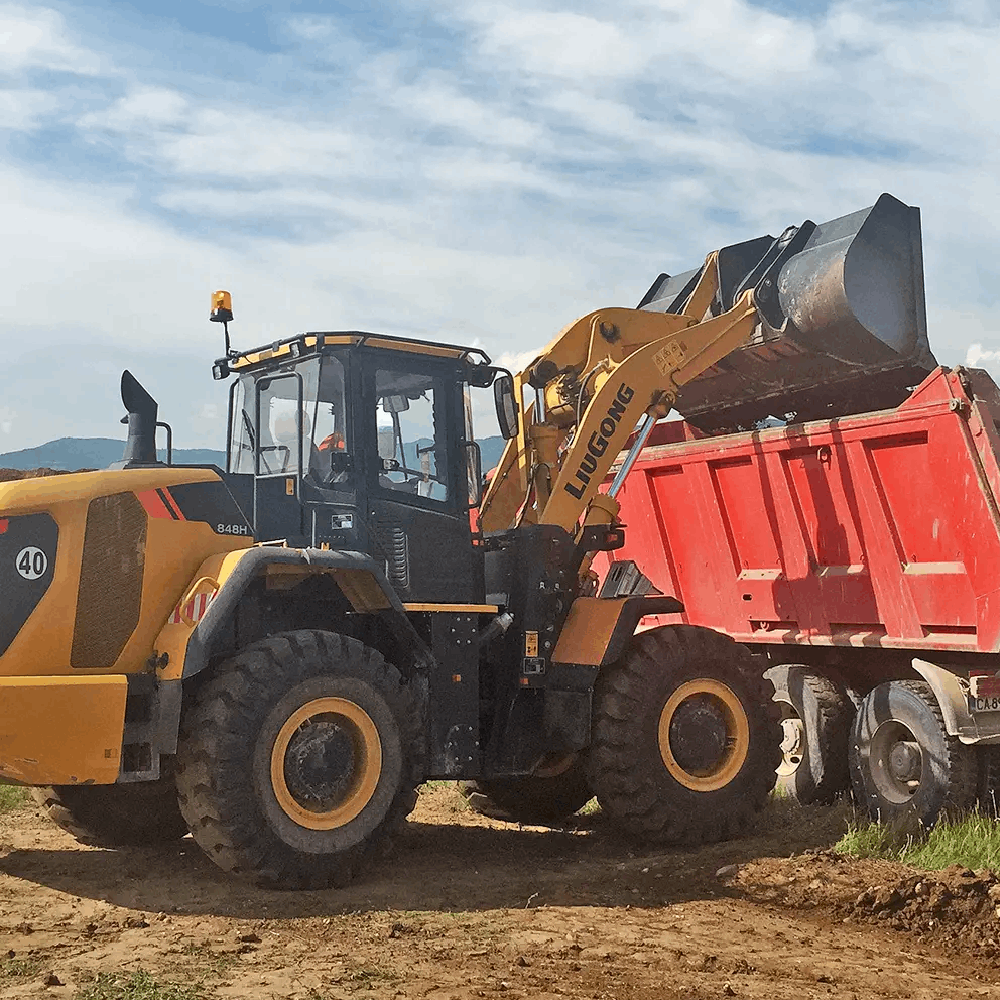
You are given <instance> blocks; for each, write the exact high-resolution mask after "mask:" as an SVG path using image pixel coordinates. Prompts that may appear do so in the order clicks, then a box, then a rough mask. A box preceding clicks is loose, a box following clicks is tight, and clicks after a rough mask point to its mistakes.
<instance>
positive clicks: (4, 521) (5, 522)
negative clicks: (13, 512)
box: [0, 518, 10, 535]
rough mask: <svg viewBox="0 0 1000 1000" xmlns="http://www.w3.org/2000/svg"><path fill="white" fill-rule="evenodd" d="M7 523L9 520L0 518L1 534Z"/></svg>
mask: <svg viewBox="0 0 1000 1000" xmlns="http://www.w3.org/2000/svg"><path fill="white" fill-rule="evenodd" d="M9 523H10V522H9V521H8V520H7V518H3V519H0V535H2V534H3V533H4V532H5V531H6V530H7V525H8V524H9Z"/></svg>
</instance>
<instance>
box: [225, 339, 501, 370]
mask: <svg viewBox="0 0 1000 1000" xmlns="http://www.w3.org/2000/svg"><path fill="white" fill-rule="evenodd" d="M343 345H350V346H352V347H371V348H375V349H381V350H386V351H403V352H406V353H408V354H420V355H423V356H425V357H427V356H430V357H437V358H453V359H454V360H455V361H457V362H459V363H464V364H471V365H489V364H490V363H491V362H490V358H489V355H487V354H486V352H485V351H482V350H480V349H479V348H478V347H461V346H459V345H454V344H439V343H435V342H433V341H429V340H414V339H412V338H409V337H394V336H392V335H390V334H384V333H364V332H362V331H359V330H350V331H342V332H335V333H300V334H298V335H296V336H294V337H289V338H288V339H287V340H278V341H275V342H274V343H273V344H270V345H268V346H267V347H255V348H253V349H252V350H249V351H239V352H234V354H233V356H231V357H230V358H220V359H219V360H218V361H216V363H215V367H214V369H213V371H214V372H215V377H216V378H225V376H226V375H227V374H229V372H230V371H243V370H246V369H249V368H253V367H255V366H257V365H259V364H262V363H264V362H268V361H273V360H274V359H275V358H284V357H293V358H296V357H299V356H300V355H302V354H307V353H312V352H313V351H315V350H318V349H321V348H323V347H330V346H343ZM220 368H221V371H220Z"/></svg>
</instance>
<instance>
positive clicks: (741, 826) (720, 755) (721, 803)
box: [590, 625, 781, 844]
mask: <svg viewBox="0 0 1000 1000" xmlns="http://www.w3.org/2000/svg"><path fill="white" fill-rule="evenodd" d="M780 732H781V731H780V728H779V726H778V709H777V706H776V705H775V704H774V703H773V702H772V701H771V686H770V684H768V683H767V681H765V680H764V678H763V676H762V675H761V673H760V671H759V670H758V669H757V668H756V667H755V664H754V661H753V659H752V658H751V656H750V654H749V653H748V652H747V650H746V649H745V647H743V646H739V645H737V644H736V643H735V642H733V640H732V639H730V638H729V637H728V636H724V635H721V634H720V633H718V632H714V631H712V630H711V629H707V628H698V627H695V626H691V625H677V626H673V625H667V626H664V627H662V628H656V629H650V630H649V631H647V632H642V633H640V634H639V635H636V636H634V637H633V639H632V641H631V642H630V644H629V646H628V648H627V649H626V651H625V653H624V654H623V656H622V657H621V659H619V660H618V662H617V663H616V664H614V665H613V666H612V667H610V668H607V669H605V670H603V671H602V673H601V675H600V676H599V677H598V681H597V688H596V692H595V712H594V738H593V744H592V747H591V755H590V780H591V787H592V788H593V789H594V792H595V794H596V795H597V799H598V801H599V802H600V804H601V810H602V812H603V813H604V814H605V815H606V816H607V817H608V818H609V819H610V820H611V821H612V822H613V823H615V824H616V825H617V826H619V827H620V828H621V829H622V830H624V831H625V833H627V834H628V835H630V836H632V837H634V838H635V839H637V840H641V841H646V842H653V843H681V844H700V843H709V842H712V841H717V840H724V839H727V838H731V837H735V836H739V835H740V834H743V833H745V832H747V831H748V829H749V828H750V826H751V824H752V821H753V818H754V815H755V814H756V813H757V812H758V811H759V810H760V809H761V808H762V807H763V806H764V804H765V803H766V802H767V799H768V795H769V794H770V792H771V789H772V788H773V787H774V783H775V779H776V773H775V772H776V769H777V767H778V763H779V761H780V760H781V749H780V743H781V736H780Z"/></svg>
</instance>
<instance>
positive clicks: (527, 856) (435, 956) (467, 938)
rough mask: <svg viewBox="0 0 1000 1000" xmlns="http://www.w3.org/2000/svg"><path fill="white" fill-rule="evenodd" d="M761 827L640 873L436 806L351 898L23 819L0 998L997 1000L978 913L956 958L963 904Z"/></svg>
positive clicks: (806, 826) (535, 833)
mask: <svg viewBox="0 0 1000 1000" xmlns="http://www.w3.org/2000/svg"><path fill="white" fill-rule="evenodd" d="M771 825H772V827H774V829H771V830H770V831H766V832H763V833H761V834H760V835H757V836H755V837H751V838H749V839H746V840H743V841H739V842H734V843H728V844H720V845H716V846H713V847H710V848H704V849H701V850H697V851H689V852H664V851H655V852H652V851H650V852H642V851H636V850H634V849H633V850H630V848H629V846H628V845H627V844H625V843H623V842H622V841H621V839H620V838H619V837H617V836H616V835H615V834H614V833H613V832H612V831H611V830H609V829H607V828H606V826H605V825H604V823H603V822H602V820H601V817H600V816H599V815H597V816H590V817H588V816H584V817H580V818H578V820H577V825H576V826H575V827H574V828H572V829H568V830H565V831H547V832H541V831H539V830H536V829H525V828H518V827H517V826H513V825H510V824H505V823H501V822H496V821H493V820H488V819H485V818H483V817H480V816H478V815H476V814H474V813H472V812H470V811H467V810H464V809H462V807H461V802H460V800H459V798H458V793H457V791H456V790H455V788H454V786H451V785H436V786H433V787H428V788H426V789H425V790H424V792H423V794H422V795H421V799H420V803H419V804H418V806H417V809H416V811H415V812H414V814H413V816H412V817H411V822H410V823H409V827H408V830H407V831H406V833H405V834H404V835H403V836H402V838H401V839H400V841H399V843H398V846H397V849H396V851H395V853H394V854H393V856H392V857H391V859H390V860H388V861H386V862H385V863H384V864H383V865H382V866H381V868H380V869H379V870H375V871H370V872H369V873H368V874H367V876H365V877H363V878H362V879H360V880H359V881H357V882H356V883H355V884H354V885H352V886H350V887H349V888H348V889H346V890H340V891H329V892H310V893H301V894H291V893H280V892H267V891H261V890H257V889H254V888H252V887H249V886H247V885H246V884H243V883H240V882H238V881H236V880H234V879H232V878H230V877H228V876H226V875H225V874H223V873H222V872H220V871H218V870H216V869H215V868H214V867H213V866H212V865H211V864H210V863H209V862H208V861H206V860H205V859H204V857H203V856H202V855H201V854H200V852H199V851H198V849H197V848H196V846H195V845H194V844H193V843H192V842H191V841H190V839H188V840H185V841H181V842H180V843H179V844H178V845H177V846H176V847H175V848H171V849H167V850H155V851H154V850H126V851H120V852H118V851H101V850H94V849H90V848H85V847H81V846H79V845H78V844H77V843H76V842H75V841H74V840H73V839H72V838H71V837H70V836H68V835H67V834H64V833H62V832H61V831H59V830H58V829H56V828H55V827H53V826H52V825H50V824H49V822H48V821H47V820H43V819H42V818H40V817H39V816H38V815H37V813H36V812H35V810H34V809H33V808H25V809H22V810H20V811H16V812H13V813H9V814H6V815H4V816H0V998H14V997H17V998H22V997H24V998H28V997H50V998H51V997H60V996H62V997H67V998H71V997H73V996H74V995H75V994H76V993H77V991H78V990H79V989H81V984H86V983H87V981H88V980H90V979H92V978H93V977H94V975H95V974H96V973H98V972H114V971H119V970H133V969H140V968H141V969H144V970H146V971H148V972H149V973H151V974H152V975H153V976H154V977H155V978H156V979H157V980H158V981H160V982H164V983H171V982H172V983H182V984H197V983H201V984H202V985H203V987H204V991H205V992H204V995H205V996H207V997H216V996H217V997H240V998H248V1000H265V998H267V1000H270V998H278V997H280V998H296V1000H326V998H331V1000H332V998H343V997H348V996H355V995H357V996H359V997H361V998H372V1000H396V998H409V997H413V998H423V997H427V998H432V1000H467V998H478V997H490V998H494V997H495V998H504V1000H506V998H515V997H517V998H520V997H525V998H541V1000H548V998H556V997H559V998H575V997H581V998H582V997H586V998H594V1000H604V998H607V1000H619V998H629V1000H647V998H648V1000H653V998H656V1000H673V998H682V997H683V998H688V1000H707V998H716V997H744V998H747V1000H750V998H754V1000H783V998H786V997H787V998H803V1000H806V998H819V997H822V998H828V997H836V998H856V1000H869V998H876V997H877V998H890V997H892V998H913V1000H951V998H963V1000H964V998H969V997H987V996H997V995H998V994H1000V949H998V947H997V944H998V942H997V939H996V938H995V937H991V934H992V933H993V932H992V930H991V927H992V924H991V921H993V920H995V921H996V925H997V930H998V931H1000V917H996V915H995V914H994V912H993V909H992V907H989V908H988V909H989V912H987V911H986V910H984V909H983V907H979V909H978V910H977V911H976V912H977V913H978V914H979V917H980V918H981V920H980V924H979V925H977V926H978V927H979V931H978V933H977V936H976V937H975V940H974V941H973V942H971V943H970V944H969V945H968V947H966V941H965V936H964V935H963V933H962V932H961V930H960V929H957V930H956V928H955V927H954V926H950V925H949V920H948V915H949V907H950V902H949V901H951V900H953V899H954V898H959V897H961V891H959V890H956V891H955V892H949V891H947V890H946V889H945V888H944V887H943V886H937V888H933V886H934V885H936V883H935V882H934V880H933V879H926V878H925V879H923V883H924V884H923V885H922V886H920V887H917V883H919V882H921V879H919V878H914V877H912V876H913V873H912V872H911V871H910V870H908V869H904V868H902V867H901V866H898V865H892V864H888V863H884V862H878V863H873V862H858V861H848V860H846V859H843V858H841V857H839V856H837V855H834V854H833V853H832V852H830V851H829V850H827V848H828V847H829V846H830V845H831V844H832V843H833V842H834V841H835V840H836V839H837V837H838V836H839V833H840V831H841V830H842V827H843V812H840V813H837V812H835V811H827V812H825V813H803V814H802V816H801V818H800V819H798V820H797V821H796V822H795V823H791V822H787V820H786V819H785V820H783V819H782V818H781V817H779V818H778V822H774V820H773V819H772V821H771ZM727 866H739V867H738V868H737V869H736V870H733V869H732V868H730V867H727ZM720 869H722V871H721V872H720ZM942 878H943V879H945V880H946V881H947V879H948V878H951V880H952V881H953V882H954V881H956V880H957V881H959V882H962V883H963V884H965V883H966V882H968V883H970V884H971V883H972V882H973V881H976V880H975V879H974V878H973V876H972V873H961V872H959V873H951V875H950V876H942ZM979 881H980V882H983V885H984V886H986V883H987V882H990V880H989V879H988V878H986V879H985V880H983V879H980V880H979ZM990 884H991V885H992V883H990ZM894 886H895V887H899V886H902V889H901V890H898V891H897V889H894V888H893V887H894ZM928 886H931V888H928ZM932 890H933V891H932ZM986 891H987V889H986V888H984V889H983V893H980V896H981V897H982V899H985V898H986V896H985V893H986ZM894 892H895V896H893V893H894ZM956 894H957V895H956ZM990 898H992V897H990ZM977 899H980V897H977ZM919 901H924V902H926V904H927V907H931V904H932V903H933V907H932V909H927V907H925V909H926V913H925V914H924V917H926V919H924V917H921V918H920V919H917V918H914V919H912V920H911V919H906V920H903V919H901V914H903V913H904V912H906V908H907V907H909V908H910V910H914V911H915V908H917V907H918V902H919ZM981 901H982V900H981V899H980V902H981ZM920 905H923V903H920ZM977 905H978V904H977ZM956 912H958V911H956ZM963 912H964V911H963ZM935 914H936V916H935ZM4 956H6V957H4ZM54 980H58V982H59V983H60V984H61V985H46V982H49V983H53V982H54ZM143 995H146V994H143Z"/></svg>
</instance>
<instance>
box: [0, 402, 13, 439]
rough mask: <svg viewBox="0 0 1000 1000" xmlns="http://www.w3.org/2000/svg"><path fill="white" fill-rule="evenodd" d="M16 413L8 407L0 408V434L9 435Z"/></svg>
mask: <svg viewBox="0 0 1000 1000" xmlns="http://www.w3.org/2000/svg"><path fill="white" fill-rule="evenodd" d="M16 417H17V413H16V412H15V411H14V410H12V409H11V408H10V407H9V406H0V433H2V434H10V433H11V432H12V431H13V430H14V420H15V418H16Z"/></svg>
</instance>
